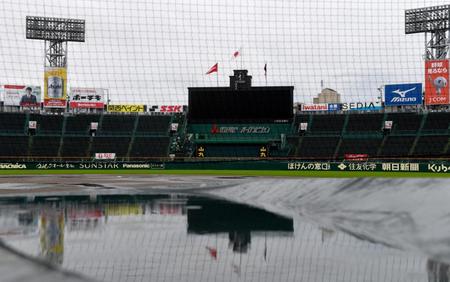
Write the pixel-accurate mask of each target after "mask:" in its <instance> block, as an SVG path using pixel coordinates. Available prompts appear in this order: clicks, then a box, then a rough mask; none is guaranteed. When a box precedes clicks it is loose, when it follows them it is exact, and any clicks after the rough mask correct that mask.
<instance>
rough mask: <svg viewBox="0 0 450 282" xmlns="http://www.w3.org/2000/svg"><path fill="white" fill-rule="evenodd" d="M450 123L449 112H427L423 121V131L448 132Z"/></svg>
mask: <svg viewBox="0 0 450 282" xmlns="http://www.w3.org/2000/svg"><path fill="white" fill-rule="evenodd" d="M449 125H450V114H448V113H429V114H428V116H427V119H426V121H425V124H424V127H423V131H424V132H445V133H447V132H448V128H449Z"/></svg>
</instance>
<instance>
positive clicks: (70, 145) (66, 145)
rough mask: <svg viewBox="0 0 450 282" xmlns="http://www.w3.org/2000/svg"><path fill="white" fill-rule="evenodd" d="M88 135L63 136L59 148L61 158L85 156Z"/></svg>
mask: <svg viewBox="0 0 450 282" xmlns="http://www.w3.org/2000/svg"><path fill="white" fill-rule="evenodd" d="M89 142H90V138H89V137H64V139H63V146H62V149H61V157H62V158H84V157H87V153H88V148H89Z"/></svg>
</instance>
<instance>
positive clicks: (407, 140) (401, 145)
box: [380, 136, 416, 158]
mask: <svg viewBox="0 0 450 282" xmlns="http://www.w3.org/2000/svg"><path fill="white" fill-rule="evenodd" d="M415 139H416V137H414V136H388V137H387V139H386V141H385V143H384V146H383V148H382V149H381V152H380V157H399V158H406V157H408V153H409V151H410V150H411V146H412V145H413V143H414V140H415Z"/></svg>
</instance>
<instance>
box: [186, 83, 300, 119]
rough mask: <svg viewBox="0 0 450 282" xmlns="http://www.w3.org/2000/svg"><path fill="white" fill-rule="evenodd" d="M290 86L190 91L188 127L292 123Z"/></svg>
mask: <svg viewBox="0 0 450 282" xmlns="http://www.w3.org/2000/svg"><path fill="white" fill-rule="evenodd" d="M293 92H294V87H293V86H277V87H249V88H245V89H233V88H228V87H210V88H189V108H188V109H189V110H188V120H189V122H191V123H211V122H221V123H227V122H228V123H240V122H246V123H262V122H280V121H286V122H288V121H291V120H292V118H293Z"/></svg>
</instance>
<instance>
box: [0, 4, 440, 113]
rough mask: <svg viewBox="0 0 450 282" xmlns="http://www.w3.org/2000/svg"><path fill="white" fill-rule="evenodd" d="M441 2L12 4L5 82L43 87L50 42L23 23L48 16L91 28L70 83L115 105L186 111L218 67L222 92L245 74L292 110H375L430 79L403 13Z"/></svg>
mask: <svg viewBox="0 0 450 282" xmlns="http://www.w3.org/2000/svg"><path fill="white" fill-rule="evenodd" d="M443 4H447V3H446V1H430V0H428V1H424V0H420V1H419V0H400V1H390V0H389V1H386V0H384V1H371V0H359V1H356V0H345V1H344V0H339V1H332V0H318V1H294V0H289V1H267V0H263V1H261V0H246V1H239V0H231V1H215V0H214V1H204V0H194V1H183V0H170V1H160V0H141V1H139V0H108V1H106V0H102V1H88V0H83V1H82V0H77V1H68V0H62V1H60V0H49V1H44V2H43V1H38V0H27V1H25V0H24V1H11V0H4V1H2V2H1V4H0V25H1V26H2V28H1V29H0V35H1V38H2V40H1V42H0V53H1V56H0V84H2V85H3V84H19V85H41V86H42V87H43V73H44V42H43V41H37V40H27V39H26V38H25V17H26V16H45V17H63V18H75V19H84V20H86V41H85V42H84V43H75V42H69V44H68V57H67V73H68V74H67V75H68V86H69V87H92V88H103V89H107V90H108V92H109V94H110V96H109V98H110V100H111V102H112V103H139V104H147V105H161V104H174V103H176V104H187V87H189V86H216V83H217V82H216V74H215V73H213V74H211V75H205V73H206V72H207V71H208V69H209V68H210V67H212V66H213V65H214V64H216V63H218V68H219V71H218V74H217V75H218V81H219V85H222V86H227V85H228V76H229V75H231V74H232V70H233V69H236V68H244V69H248V70H249V74H251V75H253V85H266V84H267V85H293V86H294V87H295V91H294V101H295V102H302V103H312V102H313V97H315V96H317V94H318V93H319V92H320V91H321V89H322V88H324V87H327V88H332V89H335V90H336V91H338V92H339V93H340V94H341V95H342V96H341V100H342V102H366V101H370V102H372V101H377V99H380V98H378V97H380V92H379V90H378V88H380V87H381V86H382V85H385V84H389V83H398V82H421V81H422V80H423V74H424V61H423V55H424V52H425V51H424V38H423V35H419V34H418V35H408V36H406V35H405V27H404V22H405V10H406V9H414V8H420V7H426V6H433V5H443ZM236 52H239V54H238V56H237V57H236V58H234V55H235V54H236ZM266 64H267V68H266V70H267V82H266V77H265V75H264V74H265V70H264V66H265V65H266ZM321 83H322V84H321ZM255 103H257V101H255Z"/></svg>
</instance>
